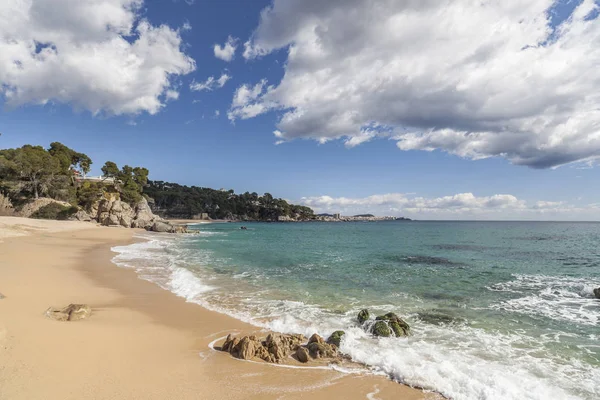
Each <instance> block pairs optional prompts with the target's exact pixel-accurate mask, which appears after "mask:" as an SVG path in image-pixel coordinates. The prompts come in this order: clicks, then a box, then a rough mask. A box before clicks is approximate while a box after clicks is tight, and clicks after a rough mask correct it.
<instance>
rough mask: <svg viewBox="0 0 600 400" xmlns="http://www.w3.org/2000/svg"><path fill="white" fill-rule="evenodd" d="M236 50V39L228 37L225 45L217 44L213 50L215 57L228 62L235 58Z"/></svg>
mask: <svg viewBox="0 0 600 400" xmlns="http://www.w3.org/2000/svg"><path fill="white" fill-rule="evenodd" d="M236 48H237V39H236V38H233V37H231V36H229V37H228V38H227V42H225V44H223V45H222V46H221V45H219V44H215V46H214V48H213V49H214V51H215V57H217V58H218V59H221V60H223V61H227V62H229V61H231V60H233V58H234V57H235V50H236Z"/></svg>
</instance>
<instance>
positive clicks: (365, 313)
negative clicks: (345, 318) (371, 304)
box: [358, 308, 371, 325]
mask: <svg viewBox="0 0 600 400" xmlns="http://www.w3.org/2000/svg"><path fill="white" fill-rule="evenodd" d="M370 316H371V315H370V314H369V310H367V309H366V308H365V309H364V310H360V312H359V313H358V323H359V324H361V325H362V324H364V323H365V321H367V320H368V319H369V317H370Z"/></svg>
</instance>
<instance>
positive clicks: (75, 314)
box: [46, 304, 92, 321]
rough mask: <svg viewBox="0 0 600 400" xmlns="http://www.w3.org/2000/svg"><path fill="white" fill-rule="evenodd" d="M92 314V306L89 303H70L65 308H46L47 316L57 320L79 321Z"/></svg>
mask: <svg viewBox="0 0 600 400" xmlns="http://www.w3.org/2000/svg"><path fill="white" fill-rule="evenodd" d="M90 315H92V308H91V307H90V306H88V305H87V304H69V305H68V306H66V307H64V308H53V307H50V308H48V309H47V310H46V316H47V317H48V318H52V319H54V320H56V321H77V320H80V319H85V318H88V317H89V316H90Z"/></svg>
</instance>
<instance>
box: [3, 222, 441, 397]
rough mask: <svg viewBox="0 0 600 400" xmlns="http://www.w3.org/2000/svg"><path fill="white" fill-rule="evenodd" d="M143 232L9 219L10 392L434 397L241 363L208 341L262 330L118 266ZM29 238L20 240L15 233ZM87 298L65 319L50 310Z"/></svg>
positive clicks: (384, 382)
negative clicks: (78, 313)
mask: <svg viewBox="0 0 600 400" xmlns="http://www.w3.org/2000/svg"><path fill="white" fill-rule="evenodd" d="M134 233H135V230H131V229H120V228H104V227H94V226H93V225H91V224H87V223H62V222H49V221H32V220H23V219H18V218H9V217H0V238H3V240H4V242H3V243H0V293H2V294H4V295H5V296H6V298H4V299H0V399H2V400H12V399H15V400H18V399H26V400H36V399H61V400H66V399H77V400H80V399H144V400H146V399H161V400H165V399H228V400H233V399H392V398H393V399H423V398H435V397H436V396H435V395H432V394H426V393H423V392H421V391H419V390H416V389H411V388H408V387H406V386H403V385H400V384H398V383H394V382H392V381H390V380H388V379H386V378H384V377H376V376H370V375H347V374H342V373H340V372H336V371H333V370H315V369H288V368H282V367H277V366H272V365H268V364H261V363H253V362H246V361H240V360H235V359H232V358H231V357H230V356H229V355H227V354H225V353H221V352H217V351H214V350H211V349H210V348H209V343H210V342H212V341H214V340H215V339H217V338H219V337H222V336H224V335H226V334H227V333H230V332H235V331H239V332H252V331H255V330H256V328H255V327H253V326H250V325H247V324H244V323H242V322H240V321H237V320H235V319H233V318H230V317H228V316H225V315H222V314H218V313H214V312H211V311H208V310H206V309H204V308H202V307H200V306H198V305H195V304H190V303H186V302H185V301H184V300H183V299H181V298H179V297H176V296H175V295H173V294H172V293H170V292H167V291H165V290H162V289H160V288H159V287H158V286H156V285H154V284H152V283H150V282H146V281H143V280H141V279H138V277H137V276H136V274H135V272H134V271H132V270H127V269H122V268H118V267H116V266H115V265H114V264H112V263H111V262H110V259H111V258H112V256H113V254H112V252H111V251H110V247H112V246H115V245H123V244H127V243H132V242H133V240H134V239H133V235H134ZM15 236H21V237H15ZM69 303H87V304H89V305H91V306H92V308H93V314H92V316H91V318H90V319H87V320H82V321H76V322H57V321H54V320H50V319H48V318H47V317H45V316H44V311H45V310H46V309H47V308H48V307H49V306H55V307H60V306H65V305H68V304H69Z"/></svg>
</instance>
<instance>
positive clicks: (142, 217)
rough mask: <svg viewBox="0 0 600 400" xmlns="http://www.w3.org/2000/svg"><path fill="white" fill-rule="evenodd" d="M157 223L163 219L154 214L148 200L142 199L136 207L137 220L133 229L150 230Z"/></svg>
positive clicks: (135, 219)
mask: <svg viewBox="0 0 600 400" xmlns="http://www.w3.org/2000/svg"><path fill="white" fill-rule="evenodd" d="M157 221H161V218H160V217H159V216H157V215H154V213H152V210H151V209H150V206H149V205H148V200H146V199H145V198H142V200H140V202H139V203H137V204H136V206H135V218H134V221H133V225H132V227H133V228H142V229H148V228H149V227H151V226H152V225H154V223H155V222H157Z"/></svg>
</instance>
